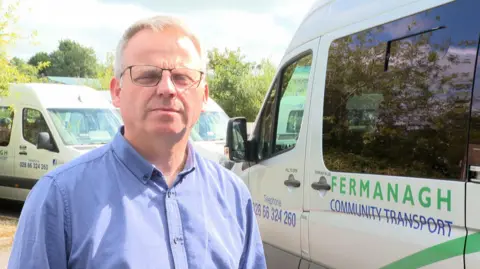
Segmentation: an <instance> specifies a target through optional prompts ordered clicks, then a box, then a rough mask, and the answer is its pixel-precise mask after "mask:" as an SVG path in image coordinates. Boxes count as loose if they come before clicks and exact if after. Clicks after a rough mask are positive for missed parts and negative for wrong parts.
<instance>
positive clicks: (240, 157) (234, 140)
mask: <svg viewBox="0 0 480 269" xmlns="http://www.w3.org/2000/svg"><path fill="white" fill-rule="evenodd" d="M226 143H227V144H226V146H225V155H227V156H228V159H229V160H232V161H234V162H241V161H244V160H246V159H247V158H246V157H247V156H248V152H247V119H246V118H244V117H236V118H231V119H230V120H229V121H228V126H227V141H226Z"/></svg>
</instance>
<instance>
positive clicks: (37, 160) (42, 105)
mask: <svg viewBox="0 0 480 269" xmlns="http://www.w3.org/2000/svg"><path fill="white" fill-rule="evenodd" d="M9 89H10V90H9V95H8V96H4V97H0V198H2V199H10V200H18V201H25V198H26V197H27V195H28V193H29V192H30V190H31V188H32V187H33V186H34V185H35V183H36V182H37V180H38V179H39V178H40V177H41V176H43V175H44V174H45V173H47V172H48V171H50V170H53V169H54V168H55V167H57V166H59V165H62V164H63V163H66V162H68V161H70V160H72V159H73V158H75V157H77V156H79V155H81V154H83V153H85V152H88V151H90V150H92V149H94V148H97V147H100V146H101V145H104V144H106V143H108V142H110V141H111V140H112V139H113V137H114V136H115V134H116V132H117V131H118V128H119V127H120V125H121V122H120V119H119V118H118V116H117V115H116V112H115V110H114V107H113V106H112V105H111V104H110V103H109V102H107V101H106V100H104V99H103V98H99V95H98V93H97V91H96V90H94V89H92V88H89V87H86V86H71V85H62V84H49V83H31V84H30V83H29V84H11V85H10V88H9Z"/></svg>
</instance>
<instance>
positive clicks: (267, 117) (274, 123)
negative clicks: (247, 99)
mask: <svg viewBox="0 0 480 269" xmlns="http://www.w3.org/2000/svg"><path fill="white" fill-rule="evenodd" d="M311 65H312V54H311V53H310V54H307V55H302V57H300V58H298V59H296V60H295V61H294V62H292V63H290V64H289V65H288V66H286V67H284V68H283V69H282V72H281V74H280V76H279V77H277V79H276V80H275V83H274V84H273V88H272V90H271V91H270V93H269V95H268V97H267V99H266V103H265V106H264V109H263V111H262V116H261V121H260V124H261V125H260V128H261V129H260V133H259V144H258V158H259V159H265V158H268V157H270V156H272V155H274V154H276V153H278V152H280V151H283V150H287V149H290V148H293V147H294V146H295V144H296V143H297V139H298V133H299V132H300V125H301V122H302V118H303V109H304V104H305V96H306V93H307V86H308V77H309V75H310V67H311ZM279 81H280V83H279ZM278 88H280V89H278ZM278 99H280V100H278ZM277 104H279V105H277ZM274 135H275V136H274Z"/></svg>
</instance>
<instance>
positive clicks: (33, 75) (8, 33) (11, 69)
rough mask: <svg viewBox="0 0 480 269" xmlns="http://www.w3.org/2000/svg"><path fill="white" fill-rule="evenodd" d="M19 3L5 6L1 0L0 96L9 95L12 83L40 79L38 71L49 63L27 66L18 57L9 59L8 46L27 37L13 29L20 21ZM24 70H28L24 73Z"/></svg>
mask: <svg viewBox="0 0 480 269" xmlns="http://www.w3.org/2000/svg"><path fill="white" fill-rule="evenodd" d="M19 5H20V2H19V1H17V2H15V3H13V4H10V5H8V6H7V7H6V8H5V7H4V6H3V5H2V2H1V1H0V96H2V95H3V96H4V95H8V85H9V84H10V83H15V82H16V83H19V82H33V81H38V80H39V78H38V77H37V74H38V71H40V70H42V69H44V68H45V67H46V66H48V64H49V63H48V62H47V63H45V62H40V63H38V64H37V66H32V67H26V66H23V63H22V62H21V61H19V60H18V59H13V61H12V60H9V58H8V55H7V47H8V46H11V45H13V44H14V42H15V41H16V40H17V39H19V38H25V37H22V36H21V35H20V34H19V33H18V32H15V30H12V28H13V26H14V25H15V24H16V23H17V21H18V17H17V16H16V13H15V11H16V9H17V8H18V7H19ZM35 34H36V33H35V32H34V33H33V35H32V36H30V37H27V38H31V37H34V36H35ZM19 64H20V66H19ZM23 67H25V69H24V68H23ZM22 71H27V72H26V73H23V72H22Z"/></svg>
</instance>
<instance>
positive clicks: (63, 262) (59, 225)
mask: <svg viewBox="0 0 480 269" xmlns="http://www.w3.org/2000/svg"><path fill="white" fill-rule="evenodd" d="M64 202H65V200H64V198H63V195H62V192H61V189H60V188H59V186H58V185H57V182H56V181H55V180H54V179H53V178H50V177H43V178H41V179H40V180H38V181H37V183H36V184H35V186H34V187H33V188H32V189H31V191H30V193H29V195H28V196H27V199H26V201H25V203H24V206H23V209H22V212H21V214H20V218H19V221H18V225H17V230H16V232H15V236H14V241H13V246H12V251H11V254H10V259H9V263H8V268H9V269H20V268H22V269H23V268H30V269H37V268H38V269H50V268H51V269H53V268H55V269H63V268H65V269H66V268H67V243H66V232H67V230H68V229H67V227H66V225H65V220H66V218H65V216H66V214H65V213H66V208H67V207H66V206H65V203H64Z"/></svg>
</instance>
